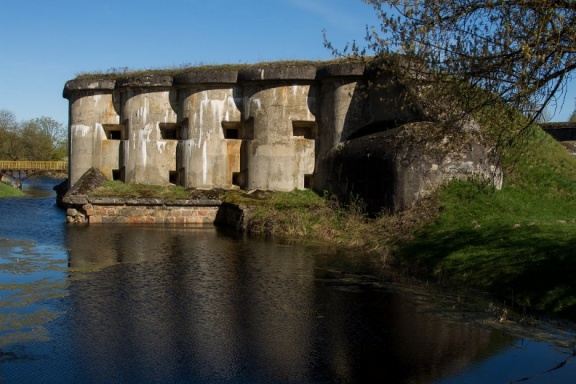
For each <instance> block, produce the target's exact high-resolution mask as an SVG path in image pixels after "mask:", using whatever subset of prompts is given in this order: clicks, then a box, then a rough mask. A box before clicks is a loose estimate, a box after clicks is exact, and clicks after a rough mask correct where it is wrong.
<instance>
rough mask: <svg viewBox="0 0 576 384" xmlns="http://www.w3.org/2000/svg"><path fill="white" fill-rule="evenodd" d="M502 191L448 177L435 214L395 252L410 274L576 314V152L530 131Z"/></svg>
mask: <svg viewBox="0 0 576 384" xmlns="http://www.w3.org/2000/svg"><path fill="white" fill-rule="evenodd" d="M520 155H521V156H519V157H518V160H517V161H515V162H511V163H509V164H507V165H506V166H505V180H504V186H503V189H502V190H501V191H494V190H492V189H489V188H484V187H482V186H480V185H474V184H473V183H463V182H454V183H451V184H450V185H449V186H448V187H446V188H445V189H443V190H442V191H440V192H439V193H438V196H437V202H438V204H439V206H440V207H441V212H440V213H439V215H438V217H437V218H436V219H435V220H433V221H431V222H430V223H428V224H427V225H425V226H424V227H423V228H421V229H419V230H418V231H416V232H415V234H414V237H413V238H412V239H411V240H410V241H409V242H405V243H403V245H402V246H401V247H400V248H399V249H398V250H397V252H396V253H395V256H396V259H397V260H398V261H399V262H402V263H403V264H405V265H406V266H408V267H409V268H410V269H411V270H412V272H413V273H418V274H422V275H431V276H434V277H435V278H437V279H438V280H440V281H445V282H449V283H453V284H456V285H465V286H471V287H476V288H480V289H482V290H485V291H488V292H492V293H494V294H496V295H498V296H499V297H500V298H502V299H503V300H506V301H507V302H508V303H509V304H510V305H515V306H519V307H524V308H532V309H537V310H545V311H552V312H558V313H562V314H565V315H569V316H571V317H575V316H576V286H575V285H574V284H573V279H574V277H575V273H576V252H575V246H576V201H575V198H576V159H574V158H573V156H572V155H570V154H569V153H568V152H567V151H566V150H565V149H564V148H563V147H562V146H561V145H560V144H559V143H557V142H555V141H554V140H553V139H552V138H551V137H549V136H548V135H547V134H545V133H544V132H542V131H539V130H536V131H535V132H534V133H533V134H531V135H530V136H529V137H528V139H527V140H525V141H524V142H523V144H522V148H521V151H520Z"/></svg>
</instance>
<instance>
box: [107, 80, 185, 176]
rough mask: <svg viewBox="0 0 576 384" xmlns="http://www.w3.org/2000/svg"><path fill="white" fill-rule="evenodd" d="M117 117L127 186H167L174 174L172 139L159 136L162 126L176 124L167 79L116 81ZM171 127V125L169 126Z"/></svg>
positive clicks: (173, 102)
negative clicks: (120, 129) (118, 96)
mask: <svg viewBox="0 0 576 384" xmlns="http://www.w3.org/2000/svg"><path fill="white" fill-rule="evenodd" d="M117 87H119V88H120V90H121V93H120V97H121V115H122V119H123V120H122V122H123V125H124V129H125V130H126V131H125V137H126V140H125V142H124V143H123V147H122V150H123V151H122V158H123V164H122V166H123V168H124V169H123V174H124V181H125V182H127V183H141V184H156V185H168V184H169V183H170V173H171V172H173V173H175V172H176V146H177V144H178V142H177V141H176V140H175V138H174V139H166V138H164V137H162V132H161V129H162V126H161V125H162V124H166V125H165V127H166V128H167V127H169V125H170V124H176V121H177V118H176V111H175V110H174V108H173V105H175V103H176V93H175V92H174V91H173V90H172V88H171V87H172V77H170V76H141V77H128V78H125V79H119V80H118V81H117ZM170 127H171V126H170Z"/></svg>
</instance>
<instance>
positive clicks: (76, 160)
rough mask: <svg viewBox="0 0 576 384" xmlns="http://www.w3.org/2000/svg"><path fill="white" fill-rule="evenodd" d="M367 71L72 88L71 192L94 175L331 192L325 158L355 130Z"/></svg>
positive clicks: (285, 70)
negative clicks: (354, 107) (355, 106)
mask: <svg viewBox="0 0 576 384" xmlns="http://www.w3.org/2000/svg"><path fill="white" fill-rule="evenodd" d="M363 72H364V66H363V65H361V64H358V65H355V66H350V65H349V64H348V65H341V66H335V65H331V66H325V67H317V66H312V65H300V66H277V67H263V68H260V67H257V66H255V67H251V68H248V69H245V70H240V71H236V70H227V69H215V70H203V69H198V70H195V71H189V72H185V73H180V74H178V75H176V76H174V77H171V76H157V75H150V76H132V77H126V78H120V79H117V80H71V81H69V82H67V83H66V86H65V88H64V97H65V98H67V99H68V100H69V101H70V121H69V124H70V143H71V146H70V175H69V176H70V177H69V182H70V185H71V186H72V185H74V184H75V183H76V182H77V181H78V179H79V178H80V177H81V176H82V175H83V174H84V172H86V171H87V170H88V169H89V168H91V167H93V166H94V167H97V168H99V169H100V170H102V172H103V173H104V175H105V176H106V177H107V178H109V179H121V180H123V181H125V182H127V183H143V184H158V185H163V184H169V183H175V184H180V185H183V186H184V187H187V188H215V187H217V188H234V187H239V188H244V189H266V190H279V191H290V190H293V189H303V188H316V189H324V188H325V187H326V183H327V182H328V180H327V176H326V175H328V173H327V172H326V169H327V167H326V166H325V165H324V164H323V155H324V154H326V153H327V152H328V151H329V150H330V149H331V148H332V147H333V145H334V144H335V143H338V142H339V141H340V140H341V139H342V132H344V131H346V130H347V131H353V129H354V126H358V125H359V124H361V121H362V118H361V117H362V115H361V114H357V116H355V117H354V118H351V117H350V116H349V113H350V111H351V108H350V106H351V104H352V103H353V99H354V90H355V88H356V86H357V83H358V81H361V79H362V75H363Z"/></svg>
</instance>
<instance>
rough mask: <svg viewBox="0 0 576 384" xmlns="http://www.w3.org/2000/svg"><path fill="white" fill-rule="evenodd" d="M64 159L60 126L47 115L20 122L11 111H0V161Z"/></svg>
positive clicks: (65, 149) (65, 141)
mask: <svg viewBox="0 0 576 384" xmlns="http://www.w3.org/2000/svg"><path fill="white" fill-rule="evenodd" d="M67 156H68V139H67V131H66V127H65V126H64V125H63V124H61V123H59V122H57V121H56V120H54V119H52V118H50V117H46V116H42V117H38V118H34V119H31V120H25V121H21V122H19V121H17V120H16V115H15V114H14V113H13V112H11V111H8V110H4V109H0V160H11V161H19V160H30V161H46V160H51V161H61V160H66V158H67Z"/></svg>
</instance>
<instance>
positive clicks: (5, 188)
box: [0, 182, 24, 198]
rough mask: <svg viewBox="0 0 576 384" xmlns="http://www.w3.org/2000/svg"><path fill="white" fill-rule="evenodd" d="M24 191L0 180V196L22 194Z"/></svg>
mask: <svg viewBox="0 0 576 384" xmlns="http://www.w3.org/2000/svg"><path fill="white" fill-rule="evenodd" d="M22 195H24V193H23V192H22V191H21V190H19V189H16V188H13V187H11V186H10V185H8V184H4V183H2V182H0V198H2V197H16V196H22Z"/></svg>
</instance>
